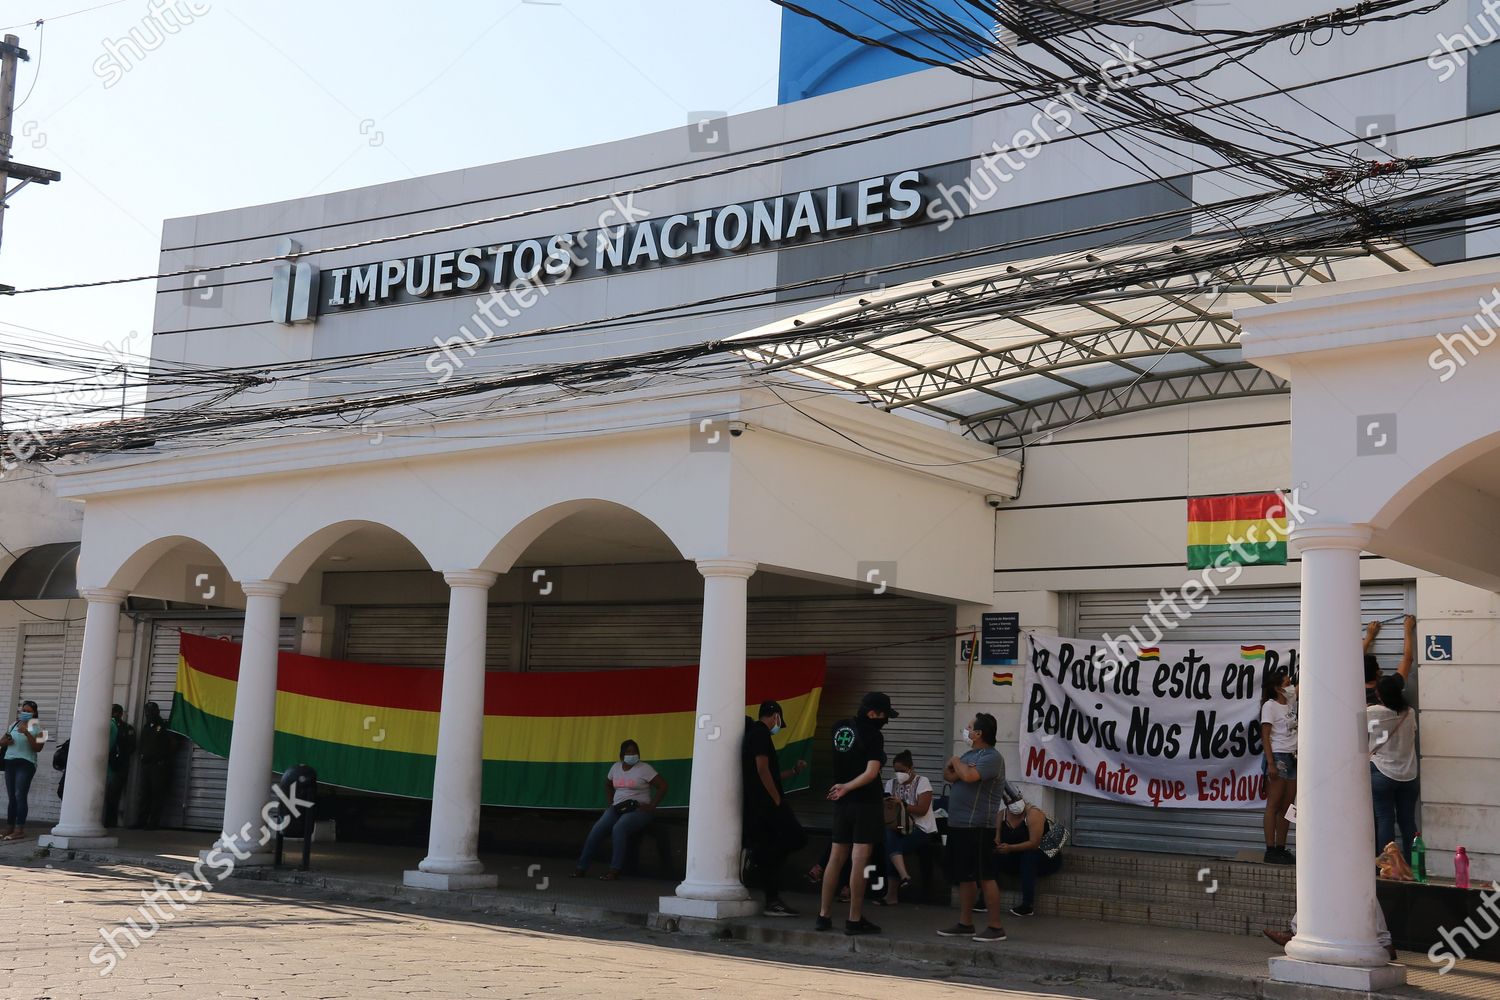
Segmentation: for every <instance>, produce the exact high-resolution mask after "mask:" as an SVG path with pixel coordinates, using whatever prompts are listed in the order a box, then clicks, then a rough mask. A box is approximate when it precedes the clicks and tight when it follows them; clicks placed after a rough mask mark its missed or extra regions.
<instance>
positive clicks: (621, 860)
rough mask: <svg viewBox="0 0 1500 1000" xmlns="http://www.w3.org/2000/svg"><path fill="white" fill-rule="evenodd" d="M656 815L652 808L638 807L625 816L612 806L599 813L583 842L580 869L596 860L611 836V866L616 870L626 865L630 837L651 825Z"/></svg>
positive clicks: (579, 859) (579, 861)
mask: <svg viewBox="0 0 1500 1000" xmlns="http://www.w3.org/2000/svg"><path fill="white" fill-rule="evenodd" d="M654 815H656V814H655V813H654V812H653V811H651V810H650V809H637V810H635V811H634V812H628V813H626V814H624V815H623V816H622V815H620V813H619V812H617V811H616V810H615V807H614V806H610V807H609V808H608V809H606V810H604V812H602V813H600V814H599V819H598V821H597V822H595V823H594V828H593V829H592V830H590V831H589V835H588V838H587V839H586V840H584V842H583V853H582V854H580V855H578V869H579V871H582V870H583V869H585V868H587V867H588V866H589V862H590V861H592V860H594V856H595V855H596V854H598V853H599V848H600V847H601V846H603V844H604V839H605V838H606V837H611V836H612V839H611V842H610V851H609V867H610V868H612V869H613V870H615V871H619V870H620V869H622V868H624V867H625V851H626V849H627V848H628V847H629V846H630V838H632V837H634V836H635V835H636V834H638V833H640V832H641V831H642V830H644V829H645V828H646V827H648V826H650V825H651V817H652V816H654Z"/></svg>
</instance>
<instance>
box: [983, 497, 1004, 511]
mask: <svg viewBox="0 0 1500 1000" xmlns="http://www.w3.org/2000/svg"><path fill="white" fill-rule="evenodd" d="M984 502H985V503H987V504H989V505H990V508H991V509H993V510H999V509H1000V508H1001V507H1002V506H1003V505H1004V504H1005V497H1003V496H1001V495H1000V494H998V493H990V494H988V495H986V496H985V498H984Z"/></svg>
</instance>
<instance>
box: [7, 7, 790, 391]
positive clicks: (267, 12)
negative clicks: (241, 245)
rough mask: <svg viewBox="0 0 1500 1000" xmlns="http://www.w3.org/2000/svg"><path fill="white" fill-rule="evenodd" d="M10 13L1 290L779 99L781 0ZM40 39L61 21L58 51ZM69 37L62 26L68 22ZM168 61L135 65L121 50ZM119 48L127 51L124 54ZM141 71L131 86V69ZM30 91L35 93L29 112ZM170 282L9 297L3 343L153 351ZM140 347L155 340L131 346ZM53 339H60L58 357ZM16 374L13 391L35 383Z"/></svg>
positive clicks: (99, 271)
mask: <svg viewBox="0 0 1500 1000" xmlns="http://www.w3.org/2000/svg"><path fill="white" fill-rule="evenodd" d="M103 2H105V0H8V2H6V3H5V4H4V5H3V10H0V22H3V24H0V26H10V25H16V24H21V25H22V26H20V27H14V28H10V29H9V30H11V31H12V32H13V33H15V34H17V35H19V36H20V38H21V45H22V46H23V47H25V48H27V49H29V50H30V51H31V57H32V58H31V62H30V63H23V64H22V66H21V70H20V78H19V83H18V86H17V100H18V101H20V100H21V99H23V98H24V104H22V105H20V106H19V107H18V110H17V112H16V116H15V126H14V132H15V147H14V150H13V153H12V155H13V157H14V158H15V159H16V160H18V161H21V162H23V163H31V164H35V165H38V166H45V167H52V168H55V169H58V170H61V171H62V173H63V180H62V182H61V183H60V184H53V185H50V186H48V187H39V186H37V185H32V186H31V187H28V188H27V189H26V190H25V191H23V192H21V193H20V194H19V195H17V196H16V197H15V198H13V199H12V201H11V208H10V210H9V211H7V212H6V215H5V226H4V244H3V249H0V282H3V283H5V284H9V285H14V286H15V287H17V288H26V287H32V286H38V285H52V284H62V283H65V282H70V281H83V280H91V279H99V278H107V277H117V276H124V275H132V274H145V273H150V272H152V271H154V270H156V267H157V253H158V250H159V248H160V242H161V223H162V220H163V219H166V218H172V217H176V216H184V215H194V214H198V213H201V212H210V211H219V210H222V209H227V208H234V207H238V206H242V205H253V204H259V203H263V202H270V201H277V200H280V199H284V198H297V197H302V196H305V195H311V194H319V193H324V192H329V191H338V190H342V189H345V188H352V187H360V186H363V185H366V184H376V183H381V182H385V181H391V180H397V179H400V178H404V177H411V176H416V175H422V174H429V173H435V172H438V171H443V170H452V169H455V168H459V167H466V166H472V165H475V164H482V163H493V162H497V161H501V160H509V159H514V158H516V157H521V156H530V155H532V154H536V153H544V152H548V151H551V150H559V149H568V148H571V147H575V146H584V145H588V144H591V143H597V142H604V141H607V140H610V139H617V138H621V137H624V136H631V135H638V134H641V133H646V132H654V131H658V130H661V129H666V128H674V127H679V126H683V125H684V124H685V123H686V121H687V120H688V116H689V114H690V113H691V112H695V111H704V110H717V111H728V112H730V113H737V112H741V111H748V110H751V109H754V108H758V107H764V106H766V105H769V104H774V103H775V101H776V71H777V47H778V32H779V25H780V8H778V7H776V6H775V5H774V4H772V3H770V2H769V0H492V2H484V0H445V2H442V3H430V4H421V5H417V4H410V3H398V2H395V0H321V2H315V0H300V2H299V0H217V2H211V3H208V4H204V3H201V2H198V3H196V4H195V6H196V8H197V9H199V10H202V9H203V8H204V7H205V6H206V7H207V8H208V9H207V11H206V12H204V13H202V14H201V16H197V17H194V16H193V15H192V14H191V11H190V8H189V7H188V6H187V4H186V2H185V0H155V2H156V5H157V8H158V9H160V8H161V7H163V6H166V7H168V8H170V9H172V10H175V11H177V13H178V21H187V23H184V24H182V25H181V26H180V27H179V28H178V29H177V30H176V31H175V32H170V31H169V32H159V31H158V29H157V24H158V23H160V21H162V20H167V21H168V23H172V21H171V18H170V15H168V14H164V15H158V16H157V17H156V18H154V19H153V16H152V15H151V13H150V8H149V7H148V4H147V0H121V2H116V3H114V4H111V5H108V6H105V7H103V8H101V9H96V10H92V11H83V12H81V13H74V14H72V15H71V16H61V15H68V14H69V13H70V12H74V11H80V10H82V9H84V8H89V7H92V6H96V5H97V4H100V3H103ZM36 18H43V19H48V20H47V23H46V24H45V26H44V28H43V29H42V30H41V31H40V32H39V31H38V30H37V29H36V28H34V27H32V26H31V22H32V21H34V20H35V19H36ZM53 18H55V19H56V20H51V19H53ZM132 32H134V37H135V38H136V39H137V40H138V41H145V42H147V43H156V42H157V39H158V37H159V38H160V42H159V43H157V44H155V45H154V48H152V47H151V45H150V44H148V45H146V46H144V48H149V49H150V51H146V52H145V54H144V58H143V59H141V60H140V61H139V62H134V61H133V53H130V52H129V51H128V49H126V50H124V51H125V55H124V56H123V59H122V58H121V57H118V56H114V55H111V47H110V46H109V45H108V44H107V43H108V42H110V41H114V42H116V43H119V42H120V41H122V40H123V39H126V38H127V37H129V36H131V35H132ZM116 51H119V49H118V48H117V49H116ZM125 61H129V62H132V65H130V66H129V67H128V69H126V70H125V71H124V72H121V70H122V68H123V67H122V62H125ZM28 91H29V92H30V93H29V96H27V95H28ZM153 288H154V285H153V284H152V283H150V282H141V283H138V284H133V285H124V286H116V287H113V288H106V289H97V290H80V291H67V292H51V293H46V294H39V295H25V296H17V297H13V298H4V299H0V341H3V342H4V343H6V344H12V345H14V344H17V343H25V344H28V345H29V346H30V347H32V348H36V347H40V346H46V345H51V344H55V343H57V341H55V340H54V339H52V338H53V337H62V338H67V339H68V340H71V341H83V342H86V343H88V344H92V345H96V347H104V346H106V345H109V346H112V347H114V348H116V349H118V350H123V351H125V352H127V353H130V354H134V355H144V354H145V353H146V352H147V351H148V349H149V347H148V341H149V339H150V338H149V334H150V330H151V316H152V297H153V296H152V292H153ZM132 332H134V336H132ZM48 335H51V336H48ZM19 367H20V366H15V365H7V366H6V368H5V371H4V376H5V378H6V379H7V380H11V379H15V378H18V377H23V376H24V375H26V374H31V373H26V372H24V371H23V370H18V369H19Z"/></svg>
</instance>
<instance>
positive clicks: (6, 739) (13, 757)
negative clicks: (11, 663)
mask: <svg viewBox="0 0 1500 1000" xmlns="http://www.w3.org/2000/svg"><path fill="white" fill-rule="evenodd" d="M39 714H40V713H39V712H38V711H37V707H36V702H34V701H23V702H21V708H20V711H18V712H17V713H16V721H15V722H14V723H12V724H11V727H10V728H9V729H7V730H6V731H5V735H4V736H0V747H4V748H5V794H6V817H5V821H6V823H7V824H8V826H9V829H8V830H6V832H5V836H4V837H0V840H21V839H22V838H24V837H25V836H26V800H27V797H28V796H29V795H30V794H31V779H32V778H34V777H36V755H37V751H39V750H41V749H42V743H43V742H45V740H44V738H43V735H42V723H41V720H39V719H38V718H37V716H38V715H39Z"/></svg>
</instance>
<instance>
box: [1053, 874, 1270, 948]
mask: <svg viewBox="0 0 1500 1000" xmlns="http://www.w3.org/2000/svg"><path fill="white" fill-rule="evenodd" d="M1052 888H1053V887H1052V886H1051V885H1049V884H1048V883H1045V882H1044V883H1043V885H1042V887H1041V888H1039V889H1038V890H1037V901H1036V910H1037V912H1038V913H1040V914H1044V915H1048V916H1058V917H1071V918H1075V919H1083V920H1102V921H1105V922H1113V923H1126V924H1142V925H1146V926H1152V927H1172V928H1181V929H1186V930H1199V931H1211V932H1213V933H1216V934H1236V935H1250V936H1254V935H1257V934H1259V933H1260V932H1261V929H1262V928H1265V927H1276V928H1280V929H1283V930H1284V929H1286V928H1287V926H1288V924H1289V923H1290V922H1291V919H1292V915H1293V913H1294V912H1295V911H1296V907H1295V905H1281V906H1277V907H1267V908H1265V909H1262V910H1251V909H1248V908H1247V909H1241V908H1239V907H1235V906H1218V905H1215V904H1213V903H1207V904H1205V903H1183V902H1180V901H1176V900H1161V901H1158V902H1154V903H1144V902H1134V901H1127V900H1104V899H1091V898H1089V897H1087V896H1075V895H1072V894H1069V893H1054V892H1053V891H1052Z"/></svg>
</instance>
